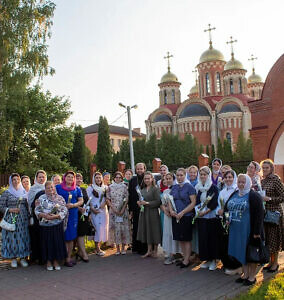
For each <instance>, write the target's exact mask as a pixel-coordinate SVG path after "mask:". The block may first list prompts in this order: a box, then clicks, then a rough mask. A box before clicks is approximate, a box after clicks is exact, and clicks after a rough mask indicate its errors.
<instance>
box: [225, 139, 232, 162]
mask: <svg viewBox="0 0 284 300" xmlns="http://www.w3.org/2000/svg"><path fill="white" fill-rule="evenodd" d="M223 160H224V161H225V162H231V161H233V152H232V146H231V143H230V142H229V141H228V140H227V139H225V140H224V142H223Z"/></svg>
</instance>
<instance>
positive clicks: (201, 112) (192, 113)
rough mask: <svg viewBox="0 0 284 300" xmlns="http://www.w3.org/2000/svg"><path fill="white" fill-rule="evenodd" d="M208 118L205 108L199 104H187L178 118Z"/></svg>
mask: <svg viewBox="0 0 284 300" xmlns="http://www.w3.org/2000/svg"><path fill="white" fill-rule="evenodd" d="M197 116H210V114H209V111H208V110H207V108H206V107H205V106H203V105H201V104H196V103H195V104H189V105H187V106H186V107H185V108H184V109H183V110H182V112H181V114H180V116H179V117H180V118H187V117H197Z"/></svg>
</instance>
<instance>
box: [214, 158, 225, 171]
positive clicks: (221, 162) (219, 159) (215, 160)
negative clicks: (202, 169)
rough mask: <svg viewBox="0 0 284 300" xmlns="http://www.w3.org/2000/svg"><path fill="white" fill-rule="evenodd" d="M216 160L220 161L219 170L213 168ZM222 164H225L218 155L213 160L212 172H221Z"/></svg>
mask: <svg viewBox="0 0 284 300" xmlns="http://www.w3.org/2000/svg"><path fill="white" fill-rule="evenodd" d="M215 161H218V163H219V164H220V168H219V170H218V171H215V170H214V169H213V164H214V162H215ZM222 165H223V163H222V160H221V159H220V158H218V157H216V158H214V159H213V160H212V172H213V173H214V174H219V172H220V170H221V168H222Z"/></svg>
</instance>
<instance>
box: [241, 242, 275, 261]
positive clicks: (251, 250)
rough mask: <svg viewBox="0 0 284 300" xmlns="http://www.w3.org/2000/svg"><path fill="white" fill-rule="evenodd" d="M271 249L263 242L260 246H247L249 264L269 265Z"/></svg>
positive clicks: (250, 244)
mask: <svg viewBox="0 0 284 300" xmlns="http://www.w3.org/2000/svg"><path fill="white" fill-rule="evenodd" d="M269 259H270V254H269V249H268V247H267V246H266V245H265V243H264V242H263V241H260V242H259V243H258V245H255V244H252V243H249V244H248V246H247V253H246V260H247V262H248V263H258V264H261V265H263V264H267V263H269Z"/></svg>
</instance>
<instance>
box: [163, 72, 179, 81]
mask: <svg viewBox="0 0 284 300" xmlns="http://www.w3.org/2000/svg"><path fill="white" fill-rule="evenodd" d="M164 82H178V79H177V77H176V75H175V74H174V73H172V72H171V71H170V70H169V71H168V72H167V73H166V74H164V75H163V77H162V78H161V83H164Z"/></svg>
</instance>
